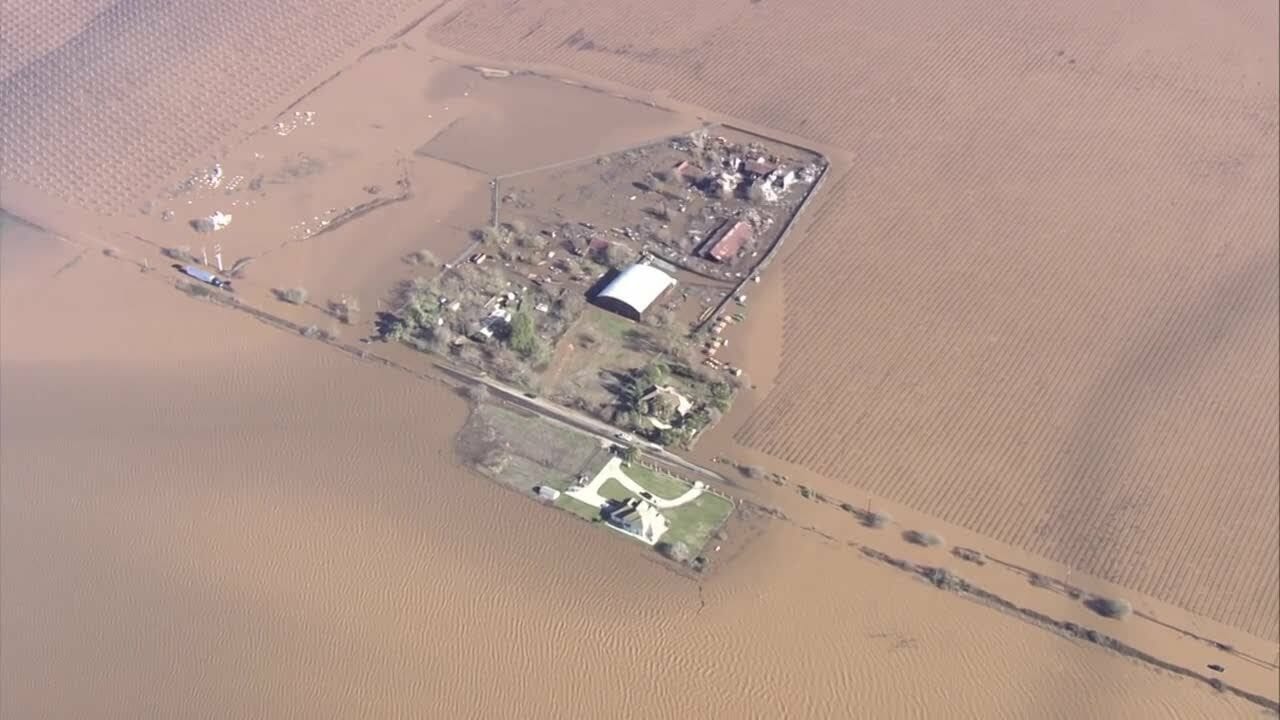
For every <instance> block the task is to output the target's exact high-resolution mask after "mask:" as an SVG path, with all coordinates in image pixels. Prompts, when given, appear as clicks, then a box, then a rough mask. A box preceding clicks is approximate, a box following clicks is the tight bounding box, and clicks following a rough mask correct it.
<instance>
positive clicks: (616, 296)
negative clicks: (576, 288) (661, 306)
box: [595, 265, 676, 320]
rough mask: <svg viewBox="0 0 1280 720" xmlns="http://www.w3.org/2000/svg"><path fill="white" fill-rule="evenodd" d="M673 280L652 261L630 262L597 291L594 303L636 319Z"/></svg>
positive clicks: (672, 283) (674, 280) (673, 283)
mask: <svg viewBox="0 0 1280 720" xmlns="http://www.w3.org/2000/svg"><path fill="white" fill-rule="evenodd" d="M675 284H676V279H675V278H673V277H671V276H670V275H668V274H666V273H664V272H662V271H661V270H659V269H658V268H656V267H654V266H652V265H632V266H630V267H628V268H627V269H626V270H623V271H622V272H620V273H618V276H617V277H615V278H614V279H613V281H612V282H610V283H609V284H608V285H606V286H605V288H604V290H601V291H600V294H598V295H596V297H595V303H596V304H597V305H599V306H600V307H602V308H605V309H606V310H611V311H613V312H616V313H618V314H619V315H622V316H624V317H629V318H631V319H632V320H639V319H640V316H641V315H642V314H644V311H645V310H646V309H648V307H649V306H650V305H652V304H653V302H654V301H655V300H657V299H658V298H659V297H660V296H661V295H662V293H664V292H666V291H667V288H669V287H671V286H672V285H675Z"/></svg>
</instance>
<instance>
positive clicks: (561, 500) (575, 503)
mask: <svg viewBox="0 0 1280 720" xmlns="http://www.w3.org/2000/svg"><path fill="white" fill-rule="evenodd" d="M556 507H558V508H560V509H561V510H568V511H569V512H571V513H573V514H574V515H577V516H578V517H580V518H582V519H583V520H599V519H600V510H599V509H597V508H593V507H591V506H590V505H588V504H586V503H584V502H582V501H581V500H578V499H576V498H571V497H569V496H568V495H561V496H560V497H558V498H556Z"/></svg>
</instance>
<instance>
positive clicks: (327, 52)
mask: <svg viewBox="0 0 1280 720" xmlns="http://www.w3.org/2000/svg"><path fill="white" fill-rule="evenodd" d="M425 4H426V3H423V2H420V0H390V1H389V2H381V3H376V4H366V3H349V2H343V1H342V0H319V1H318V2H307V1H305V0H283V1H281V2H271V3H237V2H229V3H205V2H184V3H159V2H153V1H151V0H136V1H134V0H125V1H123V2H117V3H114V4H111V5H109V6H107V7H105V8H103V9H101V11H100V12H99V11H98V4H97V3H94V2H92V1H86V2H80V3H75V2H68V1H66V0H63V1H62V2H59V3H56V4H55V5H54V7H52V8H49V9H45V5H44V3H32V4H31V6H30V8H19V7H16V5H17V3H6V6H5V9H4V10H3V18H4V25H5V32H4V39H5V44H4V46H3V47H2V48H0V50H2V52H0V69H2V70H3V71H4V76H3V79H2V80H0V147H2V148H3V162H2V163H0V181H3V182H4V183H5V184H11V183H17V184H20V185H22V186H25V187H27V188H30V189H33V190H35V191H38V192H41V193H43V194H45V195H48V196H50V197H53V198H56V199H58V200H61V201H63V202H67V203H70V204H72V205H76V206H80V207H84V208H86V209H89V210H93V211H97V212H107V213H111V212H117V211H119V210H121V209H123V208H124V207H127V206H128V204H130V203H132V202H134V201H135V200H136V199H137V198H139V197H141V196H142V195H144V194H145V192H146V191H147V190H149V189H151V188H152V187H153V186H155V185H156V184H157V183H159V182H161V181H163V180H165V179H167V178H170V177H171V176H173V175H174V173H176V172H179V171H181V170H189V169H190V167H189V165H188V163H192V162H207V161H209V160H210V158H211V153H214V152H215V151H216V149H217V147H218V145H219V143H223V142H226V141H228V140H230V139H233V138H234V136H235V135H236V132H237V130H239V129H241V128H242V124H243V123H246V122H250V121H251V120H252V119H253V118H254V117H255V115H256V114H257V113H260V112H262V111H264V110H268V109H270V108H272V107H274V106H275V105H277V104H279V103H280V102H281V101H282V100H286V99H291V98H292V97H293V96H296V95H297V94H298V93H299V92H300V89H301V90H305V88H304V87H302V86H303V85H304V84H305V81H307V80H308V78H311V77H312V76H313V75H314V74H315V73H317V72H320V71H321V70H322V69H323V68H324V67H325V66H326V65H327V64H329V63H332V62H334V61H336V60H338V59H340V58H342V57H343V55H344V54H345V53H348V52H351V51H352V50H353V49H358V48H359V46H360V45H361V44H363V43H365V42H367V41H368V40H369V39H371V38H373V37H378V38H380V37H382V36H384V35H387V34H390V32H391V30H392V27H391V25H392V23H393V21H394V20H396V19H397V17H398V16H399V15H400V14H401V13H404V12H406V11H408V10H410V9H411V8H414V7H416V6H422V5H425ZM10 5H15V7H12V8H11V7H9V6H10ZM95 13H96V14H95ZM10 28H13V30H12V31H10Z"/></svg>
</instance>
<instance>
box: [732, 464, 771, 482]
mask: <svg viewBox="0 0 1280 720" xmlns="http://www.w3.org/2000/svg"><path fill="white" fill-rule="evenodd" d="M738 472H740V473H742V474H743V475H744V476H746V477H748V478H751V479H752V480H759V479H761V478H763V477H764V475H765V472H764V468H762V467H760V466H759V465H739V466H738Z"/></svg>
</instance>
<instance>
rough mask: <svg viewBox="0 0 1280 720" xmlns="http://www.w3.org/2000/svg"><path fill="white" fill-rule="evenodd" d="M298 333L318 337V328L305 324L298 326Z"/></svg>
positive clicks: (308, 336) (307, 336)
mask: <svg viewBox="0 0 1280 720" xmlns="http://www.w3.org/2000/svg"><path fill="white" fill-rule="evenodd" d="M298 334H300V335H302V337H304V338H318V337H320V328H318V327H316V326H315V325H307V326H306V327H304V328H300V329H299V330H298Z"/></svg>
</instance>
